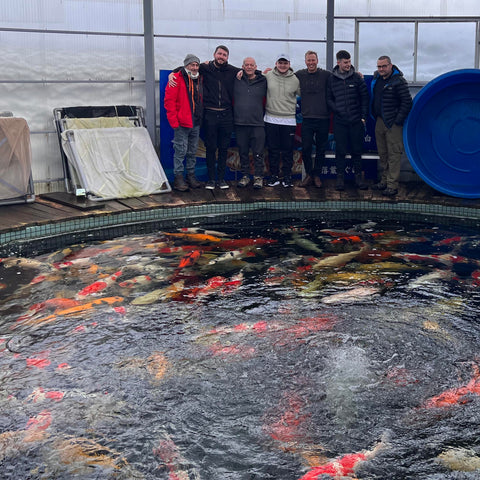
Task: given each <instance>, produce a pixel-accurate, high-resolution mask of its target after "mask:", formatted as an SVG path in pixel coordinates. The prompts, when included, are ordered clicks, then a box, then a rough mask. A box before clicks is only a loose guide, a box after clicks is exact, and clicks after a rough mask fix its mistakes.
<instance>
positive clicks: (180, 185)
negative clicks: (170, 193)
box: [173, 175, 188, 192]
mask: <svg viewBox="0 0 480 480" xmlns="http://www.w3.org/2000/svg"><path fill="white" fill-rule="evenodd" d="M173 189H174V190H178V191H179V192H188V185H187V184H186V182H185V179H184V178H183V175H175V180H174V181H173Z"/></svg>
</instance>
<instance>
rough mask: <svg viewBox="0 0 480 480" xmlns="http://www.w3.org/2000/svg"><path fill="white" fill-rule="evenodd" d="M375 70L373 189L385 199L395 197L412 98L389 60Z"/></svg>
mask: <svg viewBox="0 0 480 480" xmlns="http://www.w3.org/2000/svg"><path fill="white" fill-rule="evenodd" d="M377 68H378V70H377V71H376V72H375V73H374V75H373V80H372V85H371V93H372V114H373V116H374V117H375V119H376V123H375V138H376V141H377V150H378V155H379V158H380V171H381V178H380V181H379V182H378V183H376V184H375V185H373V186H372V189H374V190H381V191H382V195H385V196H386V197H394V196H395V195H396V194H397V193H398V180H399V177H400V163H401V157H402V153H403V123H404V122H405V119H406V118H407V115H408V114H409V112H410V110H411V108H412V96H411V95H410V91H409V89H408V84H407V81H406V80H405V78H404V77H403V73H402V72H401V71H400V70H399V69H398V67H397V66H395V65H393V64H392V61H391V59H390V57H388V56H387V55H382V56H381V57H379V58H378V60H377Z"/></svg>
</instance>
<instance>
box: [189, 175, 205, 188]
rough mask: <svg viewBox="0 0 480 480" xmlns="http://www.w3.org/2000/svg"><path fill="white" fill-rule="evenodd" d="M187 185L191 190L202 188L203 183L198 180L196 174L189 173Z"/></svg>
mask: <svg viewBox="0 0 480 480" xmlns="http://www.w3.org/2000/svg"><path fill="white" fill-rule="evenodd" d="M187 183H188V185H189V186H190V188H200V187H201V186H202V182H199V181H198V180H197V178H196V177H195V174H194V173H187Z"/></svg>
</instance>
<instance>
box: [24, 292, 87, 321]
mask: <svg viewBox="0 0 480 480" xmlns="http://www.w3.org/2000/svg"><path fill="white" fill-rule="evenodd" d="M77 305H80V302H79V301H78V300H73V299H71V298H50V299H48V300H45V301H44V302H40V303H34V304H33V305H32V306H31V307H30V308H29V309H28V311H29V313H27V314H25V315H22V316H20V317H18V318H17V322H22V321H24V320H27V319H28V318H32V317H33V316H35V315H36V314H37V313H39V312H42V311H43V310H46V309H48V310H50V309H58V308H71V307H76V306H77Z"/></svg>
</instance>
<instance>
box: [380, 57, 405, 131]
mask: <svg viewBox="0 0 480 480" xmlns="http://www.w3.org/2000/svg"><path fill="white" fill-rule="evenodd" d="M378 77H379V74H378V71H376V72H375V73H374V74H373V80H372V85H371V93H372V104H373V100H374V92H375V84H376V82H377V80H378ZM380 105H381V107H380V110H381V113H380V115H381V117H382V119H383V121H384V123H385V125H386V126H387V128H391V127H392V125H394V124H395V125H403V123H404V122H405V119H406V118H407V115H408V114H409V113H410V110H411V109H412V96H411V95H410V90H409V89H408V84H407V81H406V80H405V78H404V76H403V73H402V72H401V71H400V70H399V69H398V67H397V66H396V65H393V68H392V75H391V76H390V78H388V79H387V82H386V83H385V86H384V87H383V90H382V97H381V99H380Z"/></svg>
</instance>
